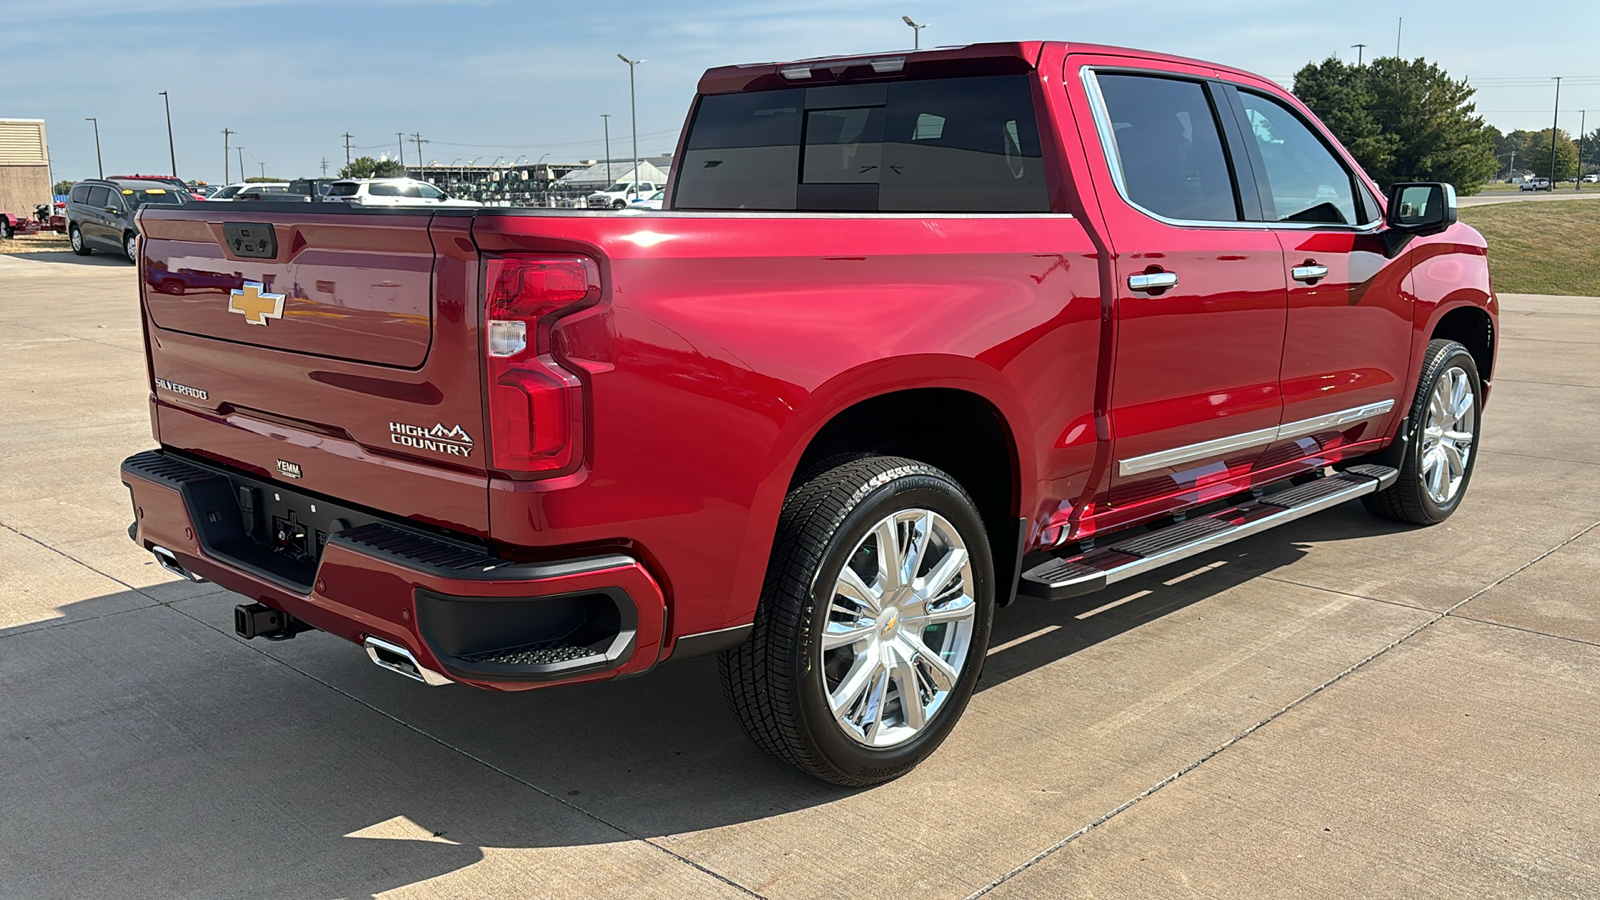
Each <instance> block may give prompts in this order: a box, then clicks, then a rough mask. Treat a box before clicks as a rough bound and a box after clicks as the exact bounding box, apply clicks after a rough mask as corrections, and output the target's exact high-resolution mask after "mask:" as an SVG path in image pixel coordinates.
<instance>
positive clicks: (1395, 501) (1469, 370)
mask: <svg viewBox="0 0 1600 900" xmlns="http://www.w3.org/2000/svg"><path fill="white" fill-rule="evenodd" d="M1456 369H1459V370H1460V371H1462V372H1464V373H1465V375H1466V381H1467V385H1468V386H1469V388H1470V390H1471V392H1472V412H1473V416H1472V427H1471V429H1470V433H1471V435H1472V439H1471V441H1470V442H1468V444H1467V446H1468V452H1467V458H1466V462H1465V465H1464V466H1463V467H1462V468H1463V472H1462V475H1461V481H1460V485H1459V487H1457V488H1456V490H1455V492H1454V494H1453V495H1452V496H1450V497H1448V498H1447V499H1445V500H1444V501H1443V502H1441V501H1440V500H1438V499H1436V498H1435V497H1434V496H1433V495H1432V494H1431V493H1430V492H1429V491H1428V489H1427V486H1426V485H1425V484H1424V478H1423V473H1424V471H1425V463H1426V460H1425V458H1424V457H1425V455H1426V453H1427V451H1428V447H1427V446H1426V443H1427V437H1426V434H1425V432H1426V428H1427V419H1428V415H1429V408H1428V405H1429V401H1430V399H1431V397H1432V396H1433V392H1434V388H1435V387H1436V386H1437V385H1438V384H1439V381H1440V379H1441V378H1443V377H1445V376H1446V374H1447V373H1449V372H1451V371H1453V370H1456ZM1407 428H1409V429H1410V431H1409V434H1410V441H1409V443H1408V444H1407V446H1406V448H1405V452H1404V456H1403V457H1402V459H1401V461H1400V477H1399V478H1398V479H1396V480H1395V483H1394V484H1393V485H1391V486H1390V487H1389V488H1388V489H1386V490H1382V491H1379V492H1378V493H1376V494H1368V495H1367V496H1365V497H1362V498H1361V502H1362V504H1363V505H1365V506H1366V508H1367V511H1368V512H1370V513H1372V514H1373V515H1375V516H1377V517H1378V518H1380V519H1388V520H1389V521H1391V522H1406V523H1410V524H1412V525H1437V524H1438V523H1440V522H1443V521H1444V520H1445V519H1448V518H1450V514H1451V513H1453V512H1455V511H1456V509H1457V508H1459V507H1460V506H1461V498H1462V497H1465V496H1466V494H1467V486H1468V484H1470V483H1471V481H1472V470H1473V467H1474V466H1475V465H1476V464H1477V462H1478V450H1477V448H1478V440H1479V438H1480V436H1481V435H1482V431H1483V382H1482V381H1481V380H1480V379H1479V376H1478V364H1477V362H1476V361H1475V360H1473V358H1472V354H1471V353H1469V352H1468V351H1467V348H1466V347H1463V346H1461V345H1460V344H1458V343H1456V342H1455V341H1446V340H1433V341H1429V342H1428V348H1427V350H1426V351H1424V355H1423V361H1422V375H1421V377H1420V378H1418V379H1417V393H1416V396H1415V397H1413V398H1412V400H1411V411H1410V420H1409V422H1408V423H1407Z"/></svg>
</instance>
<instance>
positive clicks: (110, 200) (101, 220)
mask: <svg viewBox="0 0 1600 900" xmlns="http://www.w3.org/2000/svg"><path fill="white" fill-rule="evenodd" d="M118 202H119V201H118V200H116V199H115V198H114V197H113V195H112V193H111V189H110V188H108V187H106V186H105V185H100V184H97V185H94V186H92V187H90V188H89V199H88V201H87V202H86V203H85V207H84V210H83V220H82V221H81V222H79V223H78V232H79V233H80V234H82V235H83V241H84V243H85V244H92V245H94V246H95V247H98V248H100V249H102V250H103V249H106V248H107V247H108V246H113V245H112V244H111V243H110V242H109V239H108V238H107V237H106V235H107V234H108V233H109V232H110V230H111V228H110V226H109V225H108V224H106V223H107V222H108V221H110V219H111V215H112V214H111V213H108V212H106V207H109V206H112V205H114V204H117V203H118ZM121 243H122V241H121V239H120V237H119V238H118V240H117V241H116V244H117V245H120V244H121ZM114 249H121V248H120V246H115V247H114Z"/></svg>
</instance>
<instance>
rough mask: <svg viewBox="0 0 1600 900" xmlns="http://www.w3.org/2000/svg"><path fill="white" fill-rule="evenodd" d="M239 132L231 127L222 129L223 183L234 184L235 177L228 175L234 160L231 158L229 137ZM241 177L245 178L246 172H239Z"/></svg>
mask: <svg viewBox="0 0 1600 900" xmlns="http://www.w3.org/2000/svg"><path fill="white" fill-rule="evenodd" d="M238 133H239V132H237V131H234V130H233V129H231V128H224V129H222V183H223V184H232V183H233V179H232V178H229V177H228V166H229V165H230V164H231V163H232V162H233V159H232V158H231V156H232V154H230V153H228V138H229V136H231V135H235V134H238ZM239 177H240V178H243V177H244V173H243V172H240V173H239Z"/></svg>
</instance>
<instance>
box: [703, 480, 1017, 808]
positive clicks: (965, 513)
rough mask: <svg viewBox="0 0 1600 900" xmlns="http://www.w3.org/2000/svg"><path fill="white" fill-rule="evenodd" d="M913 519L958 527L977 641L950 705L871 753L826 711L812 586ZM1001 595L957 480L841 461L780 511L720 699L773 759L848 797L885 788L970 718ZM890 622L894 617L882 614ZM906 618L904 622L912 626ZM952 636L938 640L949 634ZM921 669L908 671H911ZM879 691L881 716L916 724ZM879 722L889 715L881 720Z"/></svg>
mask: <svg viewBox="0 0 1600 900" xmlns="http://www.w3.org/2000/svg"><path fill="white" fill-rule="evenodd" d="M913 509H919V510H928V511H931V512H933V513H936V514H937V516H938V517H941V518H942V519H943V520H944V522H943V523H942V525H941V526H940V527H945V526H948V527H950V528H953V529H954V531H955V533H956V534H957V535H958V536H959V538H960V540H961V542H962V543H963V544H964V545H965V546H966V548H967V554H968V555H967V560H968V562H969V563H970V565H971V570H970V571H971V576H972V582H973V583H972V584H971V585H970V590H969V591H966V592H965V593H966V596H970V597H971V598H972V600H973V601H974V604H973V617H972V620H971V630H970V640H969V643H968V644H967V648H966V654H965V661H964V663H963V664H962V665H961V668H960V669H959V671H958V672H957V673H956V678H955V679H954V681H953V682H952V683H951V684H952V686H951V687H950V688H949V689H948V693H947V694H945V696H944V699H943V705H942V706H938V707H937V708H935V709H934V710H933V712H932V715H931V716H930V717H929V718H927V719H926V721H925V724H922V725H921V726H920V730H916V731H914V736H911V737H909V739H906V740H904V741H903V742H902V743H899V744H896V745H894V746H888V747H872V746H867V745H866V744H865V743H862V742H860V741H859V740H858V739H853V738H852V737H851V736H849V735H848V734H847V733H846V731H845V726H843V725H841V724H839V723H838V722H837V721H836V720H835V718H834V715H833V713H832V711H831V709H830V706H829V701H828V696H829V695H828V687H827V680H826V679H827V678H829V677H833V676H830V675H829V674H828V673H826V672H825V671H824V669H825V665H826V663H825V661H824V659H823V656H824V654H823V652H822V651H821V650H819V649H817V648H818V647H819V642H820V640H821V635H822V633H823V629H824V628H825V627H826V626H827V625H828V624H829V620H830V606H831V605H832V604H833V602H834V597H833V596H832V594H831V592H829V589H824V592H823V593H822V596H821V597H820V602H819V592H818V590H817V586H818V585H833V584H834V583H835V581H836V579H838V578H839V576H840V573H841V571H842V569H843V567H844V565H845V564H846V562H847V561H848V560H847V557H849V555H850V554H851V553H852V552H854V551H856V550H857V549H858V546H859V547H864V546H865V545H864V544H863V542H864V541H865V540H866V539H867V535H868V534H869V532H870V531H871V530H872V529H873V528H874V526H876V525H877V524H878V523H879V522H881V521H882V520H883V519H884V518H885V517H887V516H890V515H892V514H893V513H895V512H897V511H900V510H913ZM944 552H946V553H948V552H949V551H948V550H946V551H944ZM927 557H928V558H926V559H923V560H919V563H918V572H922V571H923V570H924V567H925V568H926V569H928V570H931V568H932V567H933V566H934V565H936V564H937V563H938V562H939V559H936V558H933V556H932V554H931V553H928V554H927ZM994 591H995V575H994V563H993V560H992V558H991V555H990V552H989V543H988V538H987V535H986V534H985V531H984V527H983V521H982V519H981V518H980V517H979V515H978V511H977V508H976V507H975V506H974V504H973V502H972V498H971V497H969V496H968V495H967V493H966V491H964V490H962V488H961V486H960V485H959V484H957V483H956V481H955V479H953V478H951V477H950V476H949V475H947V474H945V473H944V472H941V471H940V470H938V469H936V468H934V467H932V466H929V465H926V464H924V463H919V462H915V461H913V460H909V459H903V458H900V457H890V456H869V457H866V458H862V459H854V460H848V461H844V462H842V463H840V464H838V465H836V466H834V467H832V468H829V469H828V470H826V471H823V472H820V473H819V474H817V475H815V476H814V477H812V478H811V479H809V480H807V481H805V482H804V483H803V484H801V485H800V486H799V487H797V488H795V489H794V490H793V491H792V492H791V493H790V494H789V496H788V498H787V499H786V500H785V501H784V505H783V510H782V512H781V514H780V516H779V521H778V532H777V536H776V539H775V541H774V545H773V551H772V559H771V562H770V563H769V565H768V569H767V578H766V583H765V585H764V586H763V588H762V592H761V602H760V605H759V607H758V608H757V611H756V617H755V629H754V633H753V634H752V636H751V638H750V640H749V641H747V642H745V643H744V644H742V645H740V646H738V647H735V648H733V649H731V650H728V651H726V652H724V653H723V654H722V658H721V661H720V662H721V666H720V668H721V674H722V686H723V692H724V694H725V695H726V697H727V699H728V704H729V706H730V707H732V709H733V712H734V715H735V716H737V717H738V719H739V723H740V724H741V725H742V726H743V727H744V730H745V733H746V734H748V735H749V736H750V738H751V740H753V741H754V742H755V743H756V745H757V746H759V747H760V748H761V749H762V750H764V751H766V752H767V753H768V754H770V755H772V756H774V757H776V758H777V759H779V760H782V761H783V762H785V763H788V764H789V765H791V766H794V767H795V768H797V769H799V770H800V771H802V772H805V773H807V774H809V775H812V776H814V777H816V778H820V779H822V780H824V781H829V782H832V783H834V784H838V785H844V786H847V787H865V786H868V785H873V784H878V783H881V782H885V781H889V780H891V779H894V778H897V777H899V776H901V775H903V774H905V773H906V772H909V771H910V770H911V769H912V768H914V767H915V766H916V765H917V764H918V763H920V762H922V760H924V759H926V758H927V757H928V755H929V754H931V753H933V751H934V750H935V749H937V748H938V746H939V745H940V743H942V742H943V741H944V739H945V737H946V736H948V735H949V733H950V730H951V729H952V728H953V727H954V726H955V723H956V721H957V720H958V719H959V718H960V717H961V713H962V711H963V710H964V709H965V708H966V705H967V701H968V700H969V699H970V698H971V696H972V691H973V688H974V687H975V686H976V684H977V680H978V676H979V674H980V672H981V671H982V668H983V658H984V653H985V651H986V650H987V648H988V645H989V630H990V623H991V619H992V617H993V613H994ZM907 608H908V609H909V607H907ZM885 616H891V614H890V613H889V612H887V611H886V612H885ZM910 618H911V615H910V614H909V613H908V614H907V616H906V619H907V620H909V619H910ZM897 621H898V615H897V614H894V615H893V616H892V617H891V618H890V619H889V622H888V624H887V626H886V628H896V627H897ZM873 627H874V628H876V626H875V625H874V626H873ZM951 628H952V630H950V631H946V632H944V633H943V634H949V635H954V634H955V631H954V630H953V628H954V626H951ZM930 630H931V629H930ZM889 633H890V632H888V631H887V630H886V631H884V632H882V634H889ZM926 633H927V632H921V633H919V634H921V635H925V634H926ZM894 634H896V635H898V634H899V632H898V631H897V632H894ZM880 636H881V635H880ZM925 639H926V638H925V637H919V640H925ZM872 640H876V638H873V639H872ZM886 640H887V639H886ZM943 640H945V638H943V637H942V635H941V637H940V641H941V642H942V641H943ZM942 649H943V648H942V647H941V650H942ZM852 652H853V651H852ZM813 654H815V656H816V659H815V660H814V659H813ZM917 665H918V663H916V662H912V663H910V666H911V667H912V668H915V667H916V666H917ZM835 674H836V673H835ZM885 677H887V675H886V676H885ZM897 683H898V682H897ZM884 684H885V685H886V687H885V688H884V689H883V691H882V693H881V694H879V697H880V700H879V706H880V707H882V708H883V709H895V708H897V707H898V708H899V709H900V710H901V715H902V717H903V721H904V722H909V719H905V718H904V707H903V706H899V704H901V702H902V701H900V700H899V694H900V691H899V689H898V688H897V689H896V694H895V699H894V700H893V701H891V700H890V699H889V693H888V688H887V685H888V682H887V681H885V682H884ZM930 696H932V695H931V694H930ZM863 702H865V701H863ZM891 703H893V704H896V706H891V705H890V704H891ZM919 709H920V707H919ZM878 715H879V717H880V718H883V717H886V716H887V715H888V714H887V713H884V712H882V711H881V710H880V712H879V713H878Z"/></svg>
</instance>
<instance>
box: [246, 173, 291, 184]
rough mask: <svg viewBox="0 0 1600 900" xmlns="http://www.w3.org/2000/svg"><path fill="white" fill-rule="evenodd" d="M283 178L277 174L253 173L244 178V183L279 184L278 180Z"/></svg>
mask: <svg viewBox="0 0 1600 900" xmlns="http://www.w3.org/2000/svg"><path fill="white" fill-rule="evenodd" d="M282 180H283V179H282V178H279V177H278V176H276V175H251V176H250V177H249V178H246V179H245V180H244V183H245V184H277V183H278V182H280V181H282Z"/></svg>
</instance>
